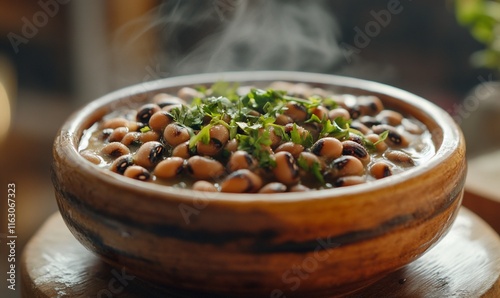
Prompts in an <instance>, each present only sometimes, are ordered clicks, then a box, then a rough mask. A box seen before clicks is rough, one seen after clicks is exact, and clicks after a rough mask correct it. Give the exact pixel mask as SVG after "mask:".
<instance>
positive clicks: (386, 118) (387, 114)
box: [375, 110, 404, 126]
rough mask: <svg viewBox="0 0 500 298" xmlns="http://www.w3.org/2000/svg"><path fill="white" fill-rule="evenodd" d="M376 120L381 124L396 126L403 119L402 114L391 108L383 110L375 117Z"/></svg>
mask: <svg viewBox="0 0 500 298" xmlns="http://www.w3.org/2000/svg"><path fill="white" fill-rule="evenodd" d="M375 118H376V119H377V120H378V121H380V122H381V123H383V124H388V125H391V126H397V125H399V124H401V121H403V118H404V117H403V115H401V113H398V112H396V111H393V110H383V111H381V112H380V113H378V115H377V116H376V117H375Z"/></svg>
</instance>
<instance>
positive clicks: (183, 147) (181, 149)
mask: <svg viewBox="0 0 500 298" xmlns="http://www.w3.org/2000/svg"><path fill="white" fill-rule="evenodd" d="M172 156H176V157H182V158H185V159H188V158H190V157H191V150H189V141H186V142H184V143H181V144H179V145H177V146H175V147H174V149H173V150H172Z"/></svg>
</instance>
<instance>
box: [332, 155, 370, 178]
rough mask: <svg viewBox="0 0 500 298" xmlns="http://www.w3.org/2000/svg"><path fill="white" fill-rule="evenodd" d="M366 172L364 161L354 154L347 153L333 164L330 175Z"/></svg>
mask: <svg viewBox="0 0 500 298" xmlns="http://www.w3.org/2000/svg"><path fill="white" fill-rule="evenodd" d="M364 172H365V167H364V166H363V163H362V162H361V161H360V160H359V159H357V158H356V157H354V156H350V155H345V156H341V157H339V158H337V159H335V160H334V161H333V162H332V164H331V169H330V175H331V176H333V177H343V176H360V175H363V173H364Z"/></svg>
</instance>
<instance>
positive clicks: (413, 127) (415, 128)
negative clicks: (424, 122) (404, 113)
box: [401, 118, 424, 135]
mask: <svg viewBox="0 0 500 298" xmlns="http://www.w3.org/2000/svg"><path fill="white" fill-rule="evenodd" d="M401 125H403V127H404V129H405V131H407V132H409V133H411V134H417V135H419V134H422V133H423V132H424V130H423V129H422V128H421V127H420V126H419V125H418V124H416V123H415V122H413V121H411V120H410V119H407V118H404V119H403V120H402V121H401Z"/></svg>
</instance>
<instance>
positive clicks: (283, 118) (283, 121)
mask: <svg viewBox="0 0 500 298" xmlns="http://www.w3.org/2000/svg"><path fill="white" fill-rule="evenodd" d="M274 123H276V124H278V125H283V126H285V125H287V124H289V123H293V119H292V118H290V117H288V116H287V115H284V114H279V115H278V116H276V120H275V121H274Z"/></svg>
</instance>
